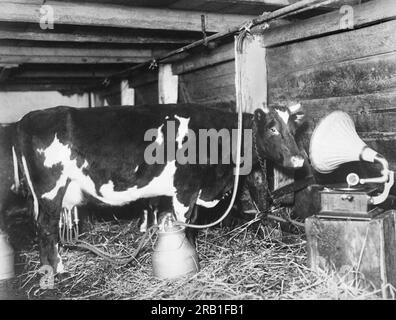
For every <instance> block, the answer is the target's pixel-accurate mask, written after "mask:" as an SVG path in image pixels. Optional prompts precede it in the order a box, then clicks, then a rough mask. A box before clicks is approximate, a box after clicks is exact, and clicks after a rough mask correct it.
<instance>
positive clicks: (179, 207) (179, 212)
mask: <svg viewBox="0 0 396 320" xmlns="http://www.w3.org/2000/svg"><path fill="white" fill-rule="evenodd" d="M172 204H173V209H174V210H175V214H176V219H177V220H178V221H181V222H186V217H185V216H184V215H185V214H186V213H187V211H188V209H189V207H188V206H187V207H186V206H185V205H184V204H183V203H181V202H179V200H177V196H176V194H175V195H174V196H173V198H172Z"/></svg>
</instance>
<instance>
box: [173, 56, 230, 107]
mask: <svg viewBox="0 0 396 320" xmlns="http://www.w3.org/2000/svg"><path fill="white" fill-rule="evenodd" d="M228 101H235V63H234V61H228V62H224V63H219V64H217V65H214V66H210V67H207V68H202V69H198V70H194V71H192V72H188V73H184V74H182V75H180V76H179V102H199V103H207V102H228Z"/></svg>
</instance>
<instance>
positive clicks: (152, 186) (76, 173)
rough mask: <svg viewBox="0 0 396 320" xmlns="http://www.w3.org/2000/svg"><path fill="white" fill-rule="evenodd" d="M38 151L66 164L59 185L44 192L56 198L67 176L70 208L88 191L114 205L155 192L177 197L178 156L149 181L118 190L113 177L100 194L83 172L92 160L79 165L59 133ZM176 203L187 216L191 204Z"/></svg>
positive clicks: (48, 163) (51, 163) (48, 161)
mask: <svg viewBox="0 0 396 320" xmlns="http://www.w3.org/2000/svg"><path fill="white" fill-rule="evenodd" d="M161 135H162V133H161ZM37 151H38V152H39V153H41V154H44V156H45V160H44V165H45V166H48V167H52V166H54V165H57V164H61V165H62V166H63V170H62V173H61V175H60V177H59V179H58V181H57V182H56V184H55V187H54V188H53V189H52V190H50V191H48V192H46V193H44V194H43V195H42V198H46V199H49V200H51V199H54V198H55V197H56V195H57V193H58V192H59V189H60V188H62V187H64V186H65V185H66V182H67V179H70V180H71V182H70V184H69V186H68V188H67V190H66V193H65V197H64V198H63V207H65V208H68V209H69V210H70V209H71V208H72V207H73V206H76V205H78V204H80V203H81V202H82V199H83V193H87V194H89V195H91V196H92V197H94V198H96V199H98V200H99V201H101V202H103V203H106V204H108V205H113V206H120V205H124V204H126V203H129V202H132V201H135V200H137V199H140V198H150V197H155V196H170V197H173V196H175V194H176V188H175V187H174V184H173V178H174V174H175V172H176V162H175V160H173V161H170V162H168V163H167V164H166V166H165V167H164V169H163V171H162V172H161V174H160V175H159V176H157V177H155V178H153V179H152V180H151V181H150V182H149V183H148V184H147V185H145V186H143V187H141V188H138V187H137V186H134V187H131V188H128V189H126V190H122V191H115V190H114V182H113V181H111V180H109V181H108V183H106V184H104V185H102V186H101V187H100V188H99V191H100V192H99V193H100V194H98V193H97V192H96V188H95V183H94V182H93V181H92V179H91V178H90V177H89V176H88V175H86V174H84V173H83V169H84V168H86V167H87V166H88V162H87V161H85V162H84V164H83V165H82V166H81V167H78V165H77V159H73V160H72V159H71V149H70V147H69V146H68V145H63V144H62V143H60V142H59V140H58V138H57V136H56V135H55V138H54V141H53V143H52V144H51V145H50V146H49V147H48V148H46V149H40V150H37ZM53 152H57V154H56V155H55V154H53ZM25 171H26V169H25ZM174 204H175V205H176V207H177V209H176V208H175V210H176V211H177V212H179V213H180V216H181V215H183V216H184V213H185V212H187V210H188V207H184V206H183V205H181V204H179V203H178V202H177V201H175V202H174ZM37 207H38V205H37Z"/></svg>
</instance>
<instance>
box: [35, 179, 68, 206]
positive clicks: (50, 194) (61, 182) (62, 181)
mask: <svg viewBox="0 0 396 320" xmlns="http://www.w3.org/2000/svg"><path fill="white" fill-rule="evenodd" d="M66 182H67V176H66V175H64V174H63V173H62V174H61V176H60V177H59V179H58V181H56V184H55V187H54V188H53V189H52V190H50V191H48V192H46V193H43V194H42V195H41V198H42V199H44V198H46V199H48V200H53V199H54V198H55V197H56V195H57V194H58V191H59V189H60V188H62V187H64V186H65V185H66Z"/></svg>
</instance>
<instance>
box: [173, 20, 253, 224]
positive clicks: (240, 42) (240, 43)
mask: <svg viewBox="0 0 396 320" xmlns="http://www.w3.org/2000/svg"><path fill="white" fill-rule="evenodd" d="M247 33H249V30H248V27H245V29H244V30H243V31H242V32H240V33H239V35H238V36H237V44H236V46H237V53H239V54H241V53H242V49H243V47H242V46H243V41H244V39H245V37H246V35H247ZM235 61H236V62H238V54H236V55H235ZM236 65H237V67H238V72H237V74H236V81H237V84H236V87H237V89H238V94H237V108H238V139H237V151H236V152H237V154H236V161H235V172H234V174H235V179H234V189H233V191H232V197H231V200H230V204H229V205H228V208H227V210H226V211H225V212H224V214H223V215H222V216H221V217H220V218H219V219H217V220H216V221H214V222H212V223H208V224H202V225H199V224H190V223H185V222H181V221H175V222H174V224H175V225H179V226H183V227H188V228H194V229H205V228H210V227H213V226H215V225H217V224H219V223H220V222H222V221H223V220H224V219H225V218H226V217H227V216H228V214H229V213H230V212H231V209H232V207H233V206H234V202H235V199H236V195H237V191H238V184H239V173H240V165H241V149H242V130H243V128H242V119H243V113H242V93H241V66H240V64H238V63H236ZM253 121H255V119H253Z"/></svg>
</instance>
